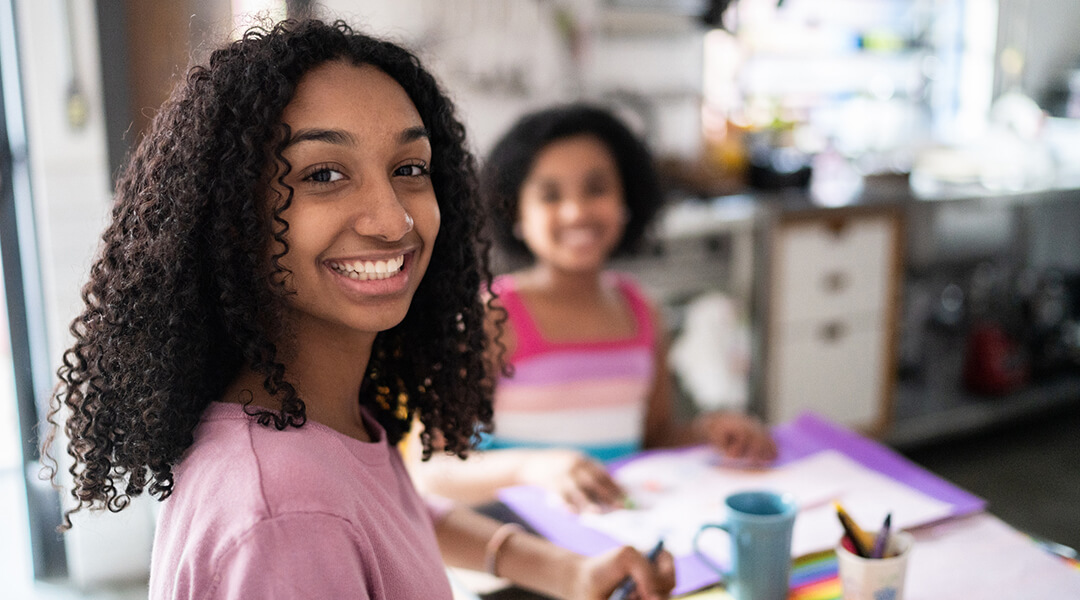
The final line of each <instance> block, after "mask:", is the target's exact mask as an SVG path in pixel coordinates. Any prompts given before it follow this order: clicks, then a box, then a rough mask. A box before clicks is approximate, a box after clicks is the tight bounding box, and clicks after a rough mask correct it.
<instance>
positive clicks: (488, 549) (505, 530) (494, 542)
mask: <svg viewBox="0 0 1080 600" xmlns="http://www.w3.org/2000/svg"><path fill="white" fill-rule="evenodd" d="M524 532H525V528H524V527H522V526H521V525H518V524H517V523H503V524H502V525H501V526H499V528H498V529H496V530H495V533H493V534H491V539H489V540H488V542H487V546H485V547H484V570H485V571H487V572H488V573H491V574H492V575H494V576H496V577H498V576H499V574H498V573H497V572H496V570H495V568H496V561H498V560H499V550H502V547H503V546H504V545H505V544H506V540H508V539H510V536H512V535H514V534H515V533H524Z"/></svg>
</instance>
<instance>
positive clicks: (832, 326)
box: [818, 321, 847, 343]
mask: <svg viewBox="0 0 1080 600" xmlns="http://www.w3.org/2000/svg"><path fill="white" fill-rule="evenodd" d="M818 333H819V335H820V336H821V339H823V340H825V341H826V342H829V343H832V342H837V341H840V338H842V337H844V335H845V334H847V326H846V325H844V324H843V323H842V322H840V321H830V322H828V323H826V324H825V325H822V327H821V331H819V332H818Z"/></svg>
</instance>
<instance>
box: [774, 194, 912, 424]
mask: <svg viewBox="0 0 1080 600" xmlns="http://www.w3.org/2000/svg"><path fill="white" fill-rule="evenodd" d="M900 227H901V220H900V215H899V212H898V211H896V210H894V209H892V208H889V207H858V208H845V209H813V210H801V211H792V212H779V213H777V214H776V215H775V216H774V217H773V218H772V219H770V223H769V224H768V226H767V228H766V230H767V248H766V254H767V257H768V259H767V261H766V264H767V269H768V276H767V277H766V287H765V288H764V290H763V292H764V293H763V297H762V298H761V301H762V302H763V305H764V306H765V307H766V311H765V317H766V318H765V338H764V339H765V345H764V358H765V361H764V373H763V382H762V383H763V386H764V410H765V414H766V416H767V418H768V420H769V421H770V422H783V421H787V420H790V419H792V418H794V417H796V416H798V415H799V414H800V413H802V412H804V411H813V412H816V413H818V414H820V415H822V416H824V417H826V418H829V419H831V420H833V421H836V422H839V423H842V424H844V425H847V426H850V427H853V428H856V429H859V430H862V431H864V432H867V433H871V434H880V433H882V432H883V431H884V430H885V428H886V427H887V425H888V420H889V416H890V414H891V410H890V408H891V399H892V391H893V387H894V385H895V381H894V372H895V368H894V362H895V361H894V350H893V348H894V346H895V344H894V340H895V329H896V315H897V301H898V291H899V282H900V256H901V250H900V240H901V231H900Z"/></svg>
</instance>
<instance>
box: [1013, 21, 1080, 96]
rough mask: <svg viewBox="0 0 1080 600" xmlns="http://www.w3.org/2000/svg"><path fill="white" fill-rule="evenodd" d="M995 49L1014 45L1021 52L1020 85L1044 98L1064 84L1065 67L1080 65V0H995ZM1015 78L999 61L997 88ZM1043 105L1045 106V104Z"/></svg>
mask: <svg viewBox="0 0 1080 600" xmlns="http://www.w3.org/2000/svg"><path fill="white" fill-rule="evenodd" d="M998 2H999V7H1000V8H999V14H1000V17H999V19H998V23H999V26H998V50H999V52H1000V51H1001V50H1002V49H1003V48H1005V47H1007V46H1010V45H1012V46H1014V47H1016V49H1017V50H1019V51H1020V53H1021V55H1022V56H1023V59H1024V60H1023V72H1022V75H1021V76H1020V78H1019V84H1020V86H1021V89H1022V90H1023V91H1024V92H1025V93H1026V94H1028V95H1029V96H1031V97H1032V98H1034V99H1035V100H1037V101H1040V102H1043V100H1044V98H1045V97H1046V96H1048V95H1049V94H1050V93H1052V91H1053V90H1054V88H1055V87H1059V86H1060V85H1062V84H1063V81H1064V77H1065V73H1066V71H1068V70H1072V69H1080V36H1078V35H1077V34H1076V32H1077V31H1078V30H1080V2H1077V1H1076V0H998ZM1016 82H1017V81H1016V79H1015V78H1009V77H1008V76H1007V75H1006V74H1005V73H1003V72H1002V68H1001V64H1000V62H999V64H998V76H997V86H996V91H997V92H998V93H1000V92H1004V91H1006V90H1008V89H1009V88H1010V87H1011V86H1012V85H1013V84H1015V83H1016ZM1044 108H1047V107H1046V106H1044Z"/></svg>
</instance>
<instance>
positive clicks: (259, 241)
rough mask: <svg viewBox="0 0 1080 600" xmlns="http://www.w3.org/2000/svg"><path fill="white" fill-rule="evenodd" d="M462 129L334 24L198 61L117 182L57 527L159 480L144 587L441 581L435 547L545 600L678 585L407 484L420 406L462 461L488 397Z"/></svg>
mask: <svg viewBox="0 0 1080 600" xmlns="http://www.w3.org/2000/svg"><path fill="white" fill-rule="evenodd" d="M465 148H466V144H465V137H464V132H463V129H462V127H461V125H460V123H459V122H458V121H457V120H456V118H455V117H454V112H453V107H452V105H451V103H450V102H449V101H448V99H447V98H446V97H445V96H444V95H443V93H442V92H441V91H440V89H439V87H438V86H437V84H436V83H435V81H434V80H433V79H432V77H431V76H430V75H429V74H428V73H427V72H426V71H425V70H424V69H423V68H422V67H421V66H420V64H419V63H418V61H417V59H416V58H415V57H414V56H413V55H412V54H410V53H409V52H407V51H405V50H403V49H401V48H400V47H398V46H395V45H393V44H390V43H387V42H384V41H380V40H377V39H373V38H371V37H368V36H365V35H361V34H359V33H355V32H353V31H352V30H351V29H350V28H349V27H347V26H346V25H344V24H342V23H335V24H333V25H327V24H324V23H321V22H319V21H302V22H291V21H290V22H284V23H281V24H278V25H276V26H274V27H272V28H270V29H257V28H256V29H251V30H249V31H247V32H246V33H245V35H244V36H243V38H242V39H240V40H239V41H236V42H234V43H232V44H229V45H228V46H226V47H224V48H222V49H220V50H218V51H217V52H215V53H214V54H213V55H212V56H211V57H210V60H209V62H208V64H207V65H204V66H198V67H195V68H193V69H192V70H191V71H190V72H189V73H188V76H187V78H186V79H185V80H184V82H183V83H182V84H181V85H180V86H179V87H178V88H177V89H176V90H175V91H174V93H173V95H172V97H171V99H170V100H169V101H168V102H167V103H166V104H165V106H164V107H163V108H162V109H161V111H160V112H159V113H158V114H157V116H156V118H155V119H154V122H153V124H152V126H151V128H150V131H149V133H147V135H146V136H145V138H143V140H142V141H141V143H140V144H139V146H138V149H137V150H136V151H135V153H134V156H133V157H132V159H131V161H130V163H129V164H128V165H127V167H126V169H125V170H124V172H123V173H122V175H121V177H120V180H119V182H118V184H117V192H116V205H115V208H114V210H113V215H112V222H111V224H110V225H109V226H108V228H107V230H106V231H105V233H104V238H103V244H102V247H101V251H100V252H101V254H100V257H99V258H98V259H97V260H96V262H95V263H94V265H93V267H92V270H91V273H90V281H89V283H88V284H87V285H86V287H85V288H84V292H83V299H84V300H85V304H86V306H85V309H84V311H83V313H82V314H81V315H80V316H79V317H78V318H77V319H76V320H75V322H74V323H73V325H72V333H73V334H74V336H75V342H74V345H73V346H72V348H71V349H70V350H68V351H67V352H66V353H65V356H64V362H63V366H62V367H61V369H60V385H59V389H58V394H57V396H56V399H55V400H54V410H53V411H52V413H51V415H50V420H51V421H53V422H54V424H55V423H57V422H58V421H59V420H61V419H63V420H64V422H63V430H64V433H66V435H67V437H68V439H69V440H70V443H69V444H68V446H67V451H68V454H70V455H71V457H72V458H73V459H74V465H73V466H72V467H71V469H70V470H71V473H72V474H73V475H74V489H73V490H72V496H73V498H74V506H73V508H71V510H69V511H68V512H67V513H66V515H65V521H66V525H67V526H68V527H70V526H71V521H70V517H71V516H72V514H73V513H77V512H78V511H79V510H81V509H101V508H108V509H109V510H113V511H118V510H121V509H123V508H124V507H125V506H126V505H127V504H128V502H129V501H130V499H131V498H132V497H135V496H138V495H140V494H142V493H143V492H149V493H150V494H151V495H153V496H155V497H157V498H159V499H161V500H163V505H162V509H161V511H160V515H159V523H158V529H157V533H156V537H155V540H154V548H153V557H152V565H151V573H150V596H151V597H152V598H241V597H243V598H301V597H303V598H386V599H397V598H443V599H449V598H451V589H450V586H449V583H448V580H447V578H446V574H445V570H444V568H443V561H442V559H441V557H440V551H441V552H442V555H443V556H445V557H446V559H447V560H448V561H449V563H450V564H452V565H456V566H464V567H471V568H474V569H482V568H487V569H488V570H489V571H491V572H494V573H498V574H500V575H502V576H505V577H508V578H510V579H511V580H514V581H516V582H517V583H519V584H520V585H524V586H526V587H532V588H535V589H538V590H540V591H542V592H544V593H547V594H550V595H555V596H560V597H567V598H606V597H607V596H608V594H610V593H611V591H612V590H613V589H614V588H615V587H616V585H617V584H618V583H619V581H620V580H622V579H623V577H625V576H627V575H630V576H632V577H633V579H634V580H635V581H636V582H637V587H638V589H639V590H641V591H643V592H644V595H645V596H648V597H663V596H666V593H667V591H669V590H670V589H671V587H672V586H673V583H674V576H673V567H672V561H671V557H670V555H662V556H661V557H660V560H659V561H658V562H657V563H656V564H655V565H650V564H649V562H648V561H646V560H645V558H644V557H642V556H641V555H640V554H639V553H638V552H636V551H634V550H633V549H631V548H622V549H619V550H615V551H612V552H610V553H608V554H605V555H603V556H599V557H595V558H585V557H582V556H579V555H576V554H573V553H570V552H567V551H565V550H562V549H560V548H558V547H556V546H554V545H552V544H550V543H548V542H546V541H544V540H542V539H540V538H536V537H534V536H530V535H527V534H525V533H523V532H522V531H521V530H520V529H515V528H514V527H513V526H501V525H500V524H499V523H498V522H495V521H492V520H489V519H486V518H484V517H480V516H479V515H477V514H475V513H473V512H471V511H469V510H465V509H462V508H455V507H452V506H447V505H446V504H445V503H436V502H434V501H424V500H422V499H421V497H420V496H419V495H418V494H417V493H416V491H415V489H414V488H413V486H412V484H411V482H410V480H409V478H408V476H407V473H406V471H405V469H404V467H403V464H402V460H401V457H400V455H399V454H398V451H397V449H396V446H395V444H396V442H398V440H399V439H400V438H401V437H402V435H403V433H404V432H405V431H406V429H407V427H408V425H409V423H410V422H411V419H412V418H413V417H414V416H416V417H417V418H418V419H419V420H420V422H422V423H423V424H424V425H425V426H426V427H427V428H428V429H431V430H438V431H440V432H442V434H443V436H442V437H443V442H442V443H443V444H444V445H445V447H446V449H447V450H448V451H450V452H453V453H457V454H459V455H465V454H466V453H467V451H468V449H469V446H470V442H471V438H472V437H473V433H474V430H475V429H474V428H475V427H476V424H477V423H481V424H483V423H486V422H487V421H488V420H489V419H490V416H491V393H492V386H491V383H490V377H489V370H488V369H487V368H486V367H485V363H484V360H483V358H482V356H483V353H484V348H485V339H486V338H485V334H484V330H483V319H484V314H485V307H484V306H483V304H482V302H481V301H480V294H479V290H480V289H481V285H482V284H485V285H486V281H487V280H488V279H489V277H488V275H487V273H488V269H487V266H486V263H485V261H484V260H483V254H482V252H481V249H482V248H483V247H484V244H483V243H482V239H481V237H480V236H479V232H478V229H479V225H478V224H479V223H480V222H482V219H481V217H480V214H481V213H480V210H479V202H478V200H477V199H476V195H475V187H476V186H475V183H474V173H475V169H474V166H473V165H474V161H473V160H472V158H471V156H470V155H469V154H468V152H467V151H466V150H465ZM55 427H56V425H54V428H55ZM53 433H54V434H55V433H56V431H55V429H54V431H53ZM423 439H424V443H425V452H430V439H429V438H428V437H427V436H425V437H424V438H423Z"/></svg>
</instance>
